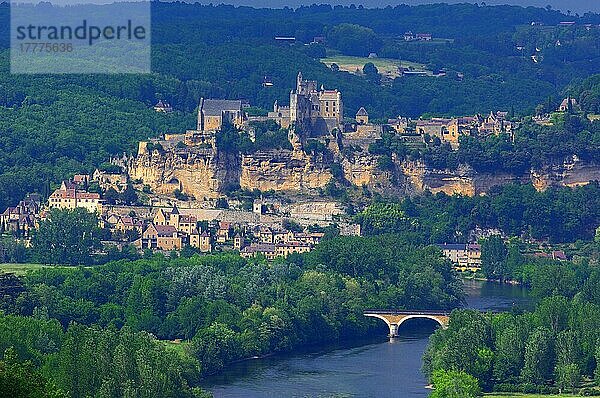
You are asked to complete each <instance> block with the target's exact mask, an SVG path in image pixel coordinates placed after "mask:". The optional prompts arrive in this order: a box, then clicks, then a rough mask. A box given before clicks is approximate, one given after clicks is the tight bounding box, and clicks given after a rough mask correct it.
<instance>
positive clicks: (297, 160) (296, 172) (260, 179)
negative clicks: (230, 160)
mask: <svg viewBox="0 0 600 398" xmlns="http://www.w3.org/2000/svg"><path fill="white" fill-rule="evenodd" d="M332 178H333V175H332V173H331V170H330V168H329V167H328V164H327V162H325V161H323V159H321V158H318V157H317V158H315V157H312V156H309V155H307V154H305V153H304V152H302V151H296V150H294V151H290V150H278V151H266V152H257V153H255V154H253V155H242V156H241V170H240V179H239V183H240V186H241V187H242V188H245V189H250V190H253V189H259V190H261V191H269V190H274V191H299V192H302V191H307V190H311V189H316V188H323V187H324V186H325V185H327V183H328V182H329V181H330V180H331V179H332Z"/></svg>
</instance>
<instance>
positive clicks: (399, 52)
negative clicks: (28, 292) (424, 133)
mask: <svg viewBox="0 0 600 398" xmlns="http://www.w3.org/2000/svg"><path fill="white" fill-rule="evenodd" d="M152 7H153V26H152V29H153V31H152V38H153V53H152V57H153V59H152V62H153V71H154V73H153V74H151V75H137V76H136V75H132V76H122V75H115V76H81V75H73V76H25V77H24V76H17V75H11V74H9V73H8V70H9V68H8V65H9V64H8V59H9V57H8V51H7V50H6V48H7V47H8V42H7V38H8V37H9V35H8V34H1V33H2V32H5V33H7V29H8V26H9V23H8V5H7V4H6V3H2V4H0V49H3V50H0V208H3V207H4V206H6V205H8V204H14V203H15V202H16V201H17V200H18V199H19V198H21V197H22V196H23V194H24V193H26V192H29V191H33V190H38V191H39V190H40V189H41V188H42V187H44V186H46V185H47V184H46V182H58V181H60V179H62V178H64V177H67V176H68V175H69V174H70V173H75V172H80V171H89V170H91V169H93V167H95V166H97V165H98V164H99V163H102V162H103V161H105V160H107V159H108V158H110V157H111V156H115V155H118V154H120V153H122V152H123V151H128V152H131V151H134V150H135V148H136V146H135V145H136V142H137V141H138V140H140V139H145V138H147V137H148V136H156V135H158V134H160V133H163V132H173V131H178V132H181V131H184V130H185V129H186V128H192V127H193V125H194V122H193V121H194V116H193V111H194V110H195V108H196V107H197V104H198V101H199V99H200V97H204V98H237V99H247V100H248V101H249V102H250V103H251V104H252V105H254V106H255V107H258V108H262V110H263V111H264V110H265V109H270V108H271V107H272V106H273V103H274V101H275V100H278V101H279V102H280V104H281V105H285V104H286V101H287V100H288V98H289V91H290V90H291V89H292V88H293V87H294V84H295V80H296V76H297V74H298V71H302V72H303V74H304V75H305V77H306V78H308V79H315V80H318V81H319V84H323V85H324V86H325V87H327V88H337V89H339V90H341V91H342V93H343V100H344V105H345V113H346V115H347V116H349V117H353V116H354V114H355V113H356V111H357V110H358V109H359V108H360V107H361V106H364V107H365V108H366V109H367V110H368V112H369V114H370V115H371V117H372V118H373V119H385V118H387V117H395V116H398V115H403V116H410V117H413V118H414V117H419V116H421V115H423V114H428V115H448V116H451V115H469V114H474V113H478V112H479V113H489V112H490V111H491V110H505V111H509V110H513V109H514V112H515V114H517V115H519V114H528V113H531V112H532V111H533V109H534V108H535V107H536V106H537V105H538V104H540V103H542V102H546V101H547V100H548V97H553V98H554V100H553V101H548V102H550V103H551V102H555V101H556V100H557V99H561V98H562V97H563V96H564V91H565V89H566V88H567V87H569V85H570V84H571V83H572V82H573V81H583V80H584V79H586V78H587V77H589V76H590V75H592V74H595V73H600V37H599V36H598V35H599V34H600V29H596V28H594V29H590V30H588V29H586V28H584V24H586V23H591V24H595V25H598V24H600V16H599V15H586V16H584V17H581V18H577V17H571V18H570V19H572V20H575V21H576V22H577V24H576V25H575V26H574V27H560V26H557V25H558V23H559V22H560V21H563V20H565V19H567V18H568V17H567V16H566V15H564V14H561V13H560V12H558V11H554V10H545V9H540V8H520V7H510V6H501V7H478V6H474V5H469V4H460V5H445V4H438V5H424V6H418V7H409V6H398V7H394V8H389V9H361V8H356V7H335V8H334V7H331V6H326V5H325V6H323V5H321V6H311V7H303V8H300V9H298V10H292V9H277V10H268V9H253V8H247V7H242V8H236V7H233V6H202V5H199V4H185V3H159V2H155V3H153V5H152ZM532 21H536V22H540V23H542V24H543V25H536V26H531V22H532ZM357 25H358V26H357ZM407 31H412V32H414V33H415V34H417V33H428V34H431V35H432V37H433V39H432V40H431V41H418V40H416V41H406V40H405V39H404V33H405V32H407ZM280 35H283V36H293V37H296V39H297V40H296V42H295V43H293V44H282V43H277V42H276V41H275V39H274V38H275V36H280ZM365 36H366V37H368V38H369V40H363V38H364V37H365ZM315 38H319V41H324V43H317V44H312V45H307V44H308V43H310V42H312V41H314V39H315ZM320 38H323V40H321V39H320ZM559 41H560V46H559V45H558V44H557V43H558V42H559ZM357 43H358V45H356V44H357ZM365 43H366V44H365ZM518 48H522V50H518ZM536 48H537V49H539V51H537V50H536ZM532 51H536V54H535V55H536V61H535V62H534V61H533V60H532V58H531V55H532ZM370 52H374V53H377V55H378V57H379V58H386V59H391V60H396V61H398V60H402V61H403V62H404V61H408V62H409V63H406V64H404V63H403V65H415V64H418V65H423V67H424V68H425V69H426V70H428V71H438V72H439V71H441V72H444V73H439V74H438V76H439V77H433V76H431V75H428V76H421V77H419V76H403V77H399V78H396V79H395V80H389V79H382V78H379V77H378V76H373V75H372V74H371V75H370V76H365V75H363V74H362V73H354V74H351V73H347V72H343V71H334V70H332V68H330V67H327V66H326V65H325V64H323V63H322V62H321V59H323V58H325V57H326V56H347V55H357V54H354V53H358V55H359V56H360V57H362V58H365V57H367V56H368V55H369V53H370ZM392 63H393V62H392ZM378 64H379V63H378ZM358 66H359V67H360V65H358ZM359 72H360V71H359ZM265 77H268V78H269V79H270V81H271V82H272V83H273V85H272V86H264V85H263V84H262V83H263V81H264V79H265ZM158 99H164V100H166V101H168V102H169V103H170V104H171V105H172V106H173V107H174V109H175V111H176V112H175V113H173V114H169V115H158V114H156V113H155V112H154V111H152V108H151V107H152V105H154V104H155V103H156V101H157V100H158Z"/></svg>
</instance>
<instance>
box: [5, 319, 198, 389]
mask: <svg viewBox="0 0 600 398" xmlns="http://www.w3.org/2000/svg"><path fill="white" fill-rule="evenodd" d="M0 327H1V328H2V330H3V334H2V336H0V346H2V347H3V349H4V347H9V348H7V349H5V351H3V352H4V355H3V358H2V359H1V360H0V395H1V396H3V397H4V396H6V397H9V396H10V397H17V398H20V397H32V398H33V397H36V398H37V397H44V398H51V397H53V398H63V397H65V398H66V397H72V398H85V397H90V396H94V397H103V398H109V397H139V398H141V397H149V396H161V397H173V398H175V397H177V398H184V397H190V398H191V397H193V396H196V395H195V393H194V392H192V390H191V389H190V388H189V387H188V382H196V380H195V379H194V378H193V376H192V375H193V374H194V373H195V372H197V371H198V364H197V362H195V361H194V360H192V359H190V358H189V357H183V356H181V355H180V354H179V353H178V352H177V351H175V350H171V349H169V348H168V347H166V345H165V343H163V342H159V341H157V340H156V339H155V338H154V337H152V336H150V335H149V334H148V333H144V332H139V333H134V332H132V331H131V329H130V328H127V327H125V328H123V329H121V330H120V331H117V330H115V329H114V328H112V329H110V328H109V329H102V328H100V327H97V326H92V327H88V326H82V325H76V324H73V325H71V326H69V327H68V329H66V331H65V330H63V329H62V328H61V327H60V326H58V325H57V324H56V322H55V321H52V320H41V319H34V318H24V317H15V316H0Z"/></svg>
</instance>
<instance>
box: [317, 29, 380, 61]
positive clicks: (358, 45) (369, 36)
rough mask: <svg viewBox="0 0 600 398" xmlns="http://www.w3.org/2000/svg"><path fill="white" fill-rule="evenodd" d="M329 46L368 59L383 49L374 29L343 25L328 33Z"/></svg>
mask: <svg viewBox="0 0 600 398" xmlns="http://www.w3.org/2000/svg"><path fill="white" fill-rule="evenodd" d="M327 44H328V45H330V46H331V47H333V48H335V49H336V50H339V51H341V52H342V53H344V54H347V55H356V56H359V57H366V56H367V55H369V53H371V52H374V53H376V52H377V51H379V49H380V48H381V40H380V39H379V38H378V37H377V35H376V34H375V32H373V30H372V29H370V28H367V27H364V26H360V25H354V24H349V23H343V24H339V25H336V26H334V27H333V28H331V29H330V30H329V31H328V32H327Z"/></svg>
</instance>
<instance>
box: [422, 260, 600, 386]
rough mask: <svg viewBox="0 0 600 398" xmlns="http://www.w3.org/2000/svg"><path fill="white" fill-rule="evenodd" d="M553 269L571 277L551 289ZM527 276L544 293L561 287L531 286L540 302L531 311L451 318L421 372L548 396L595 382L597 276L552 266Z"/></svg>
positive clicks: (599, 324) (599, 306) (599, 333)
mask: <svg viewBox="0 0 600 398" xmlns="http://www.w3.org/2000/svg"><path fill="white" fill-rule="evenodd" d="M553 270H554V271H553ZM556 270H566V271H567V272H568V271H569V270H570V271H571V272H573V274H575V272H576V273H577V277H575V275H573V277H572V279H571V280H569V281H564V283H563V284H561V283H560V282H554V281H553V279H559V277H557V276H556ZM530 272H531V273H532V274H533V276H532V279H533V280H536V279H538V278H543V282H541V284H542V285H543V286H548V285H555V286H557V285H562V288H560V289H553V288H552V287H550V286H548V288H547V289H544V290H542V289H536V288H535V287H534V289H533V292H534V294H535V295H537V296H538V297H540V298H542V299H541V300H540V301H539V302H538V304H537V306H536V308H535V311H533V312H525V313H519V312H516V311H513V313H505V314H499V315H491V314H489V315H488V314H479V313H474V312H472V311H455V312H453V313H452V315H451V317H450V324H449V327H448V329H446V330H438V331H436V332H435V334H434V335H433V336H432V337H431V339H430V345H429V347H428V348H427V352H426V354H425V359H424V364H425V365H424V370H425V372H426V373H427V374H428V375H430V376H431V375H433V374H435V371H439V370H445V371H450V370H452V371H464V372H466V373H468V374H470V375H473V376H475V377H476V378H477V379H478V380H479V382H480V383H481V385H482V386H483V387H485V388H486V390H491V389H494V390H495V391H518V392H530V393H532V392H541V393H555V391H556V390H558V389H559V388H560V389H562V390H563V391H565V390H567V391H576V390H577V389H579V388H580V387H581V380H582V379H584V378H592V377H595V378H596V382H597V380H598V375H599V371H598V362H597V359H598V353H599V352H600V349H599V348H598V347H599V344H600V318H599V316H600V299H599V298H598V296H597V295H596V294H593V293H591V291H592V290H595V289H599V288H600V285H599V281H600V278H598V270H597V269H596V267H595V266H589V265H579V266H578V267H576V269H574V267H573V265H572V264H569V263H564V262H563V263H560V262H556V263H553V264H547V266H546V267H539V266H537V267H533V268H532V269H531V270H530ZM553 272H554V273H553ZM582 286H583V288H582ZM577 292H580V293H577ZM472 330H475V331H476V333H475V334H471V333H472V332H471V331H472ZM485 358H490V359H491V362H488V361H487V360H484V359H485ZM552 386H554V387H552Z"/></svg>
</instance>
